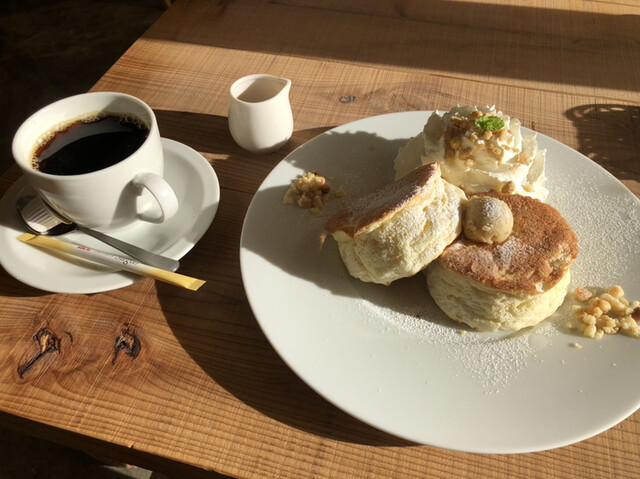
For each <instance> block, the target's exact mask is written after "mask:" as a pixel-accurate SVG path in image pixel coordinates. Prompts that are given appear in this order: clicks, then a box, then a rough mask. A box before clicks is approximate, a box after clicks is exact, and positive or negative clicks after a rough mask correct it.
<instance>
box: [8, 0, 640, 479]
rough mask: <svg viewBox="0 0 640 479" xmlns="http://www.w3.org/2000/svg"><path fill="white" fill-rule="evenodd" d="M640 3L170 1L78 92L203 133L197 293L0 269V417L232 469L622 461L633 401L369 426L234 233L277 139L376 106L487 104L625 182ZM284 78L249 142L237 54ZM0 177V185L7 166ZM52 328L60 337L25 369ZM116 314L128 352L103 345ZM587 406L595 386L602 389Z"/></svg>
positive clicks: (141, 456)
mask: <svg viewBox="0 0 640 479" xmlns="http://www.w3.org/2000/svg"><path fill="white" fill-rule="evenodd" d="M639 43H640V5H638V4H636V3H635V2H631V1H627V2H624V1H614V0H611V1H606V0H599V1H598V0H593V1H577V0H567V1H555V2H552V1H547V0H530V1H528V2H520V1H517V0H483V1H480V0H455V1H444V0H405V1H393V2H392V1H388V2H385V1H381V0H379V1H372V0H355V1H350V2H345V1H343V0H315V1H312V0H276V1H266V0H264V1H251V0H237V1H224V0H219V1H210V0H178V1H177V2H175V3H174V4H173V6H171V7H170V8H169V9H168V11H167V12H166V13H165V14H164V16H163V17H161V18H160V20H159V21H158V22H157V23H156V24H155V25H154V26H153V27H152V28H151V29H150V30H149V31H148V32H147V33H146V34H145V35H144V36H143V37H142V38H140V39H139V40H138V41H137V42H136V43H135V44H134V45H133V46H132V47H131V48H130V49H129V51H127V52H126V53H125V54H124V55H123V56H122V58H121V59H120V60H119V61H118V62H117V63H116V64H115V65H114V66H113V67H112V68H111V69H110V70H109V71H108V72H107V73H106V74H105V75H104V77H103V78H102V79H101V80H100V81H99V82H98V83H97V84H96V85H95V87H94V88H93V90H96V91H97V90H118V91H123V92H126V93H130V94H133V95H136V96H138V97H140V98H142V99H143V100H145V101H146V102H148V103H149V104H150V105H151V106H152V107H153V108H154V110H155V111H156V113H157V116H158V119H159V123H160V128H161V132H162V134H163V136H165V137H168V138H172V139H175V140H178V141H180V142H183V143H185V144H187V145H189V146H191V147H193V148H195V149H196V150H198V151H200V152H201V153H202V154H203V155H204V156H205V157H206V158H207V159H208V160H209V161H210V162H211V164H212V165H213V167H214V169H215V171H216V173H217V175H218V177H219V180H220V184H221V187H222V199H221V203H220V208H219V210H218V213H217V216H216V218H215V220H214V223H213V225H212V227H211V229H210V230H209V231H208V233H207V234H205V236H204V237H203V239H202V240H201V241H200V243H199V244H198V245H197V246H196V247H195V248H194V249H193V250H192V251H191V252H190V253H189V254H188V255H187V256H186V257H185V258H184V260H183V262H182V263H183V266H182V269H181V271H182V272H183V273H185V274H188V275H191V276H196V277H200V278H203V279H206V280H207V283H206V285H205V286H204V287H203V288H202V289H201V290H200V291H198V292H197V293H193V292H190V291H183V290H180V289H178V288H175V287H171V286H166V285H164V284H161V283H156V282H154V281H152V280H143V281H140V282H138V283H136V284H135V285H132V286H129V287H126V288H123V289H120V290H116V291H111V292H105V293H101V294H92V295H66V294H49V293H45V292H42V291H38V290H35V289H32V288H30V287H27V286H25V285H23V284H21V283H19V282H18V281H16V280H14V279H13V278H12V277H10V276H9V275H8V274H6V273H4V272H3V273H1V274H0V293H1V295H2V297H1V308H0V338H1V341H0V358H1V360H0V365H1V367H0V383H1V385H0V425H2V426H5V427H12V428H16V429H19V430H21V431H25V432H27V433H30V434H33V435H37V436H41V437H44V438H47V439H49V440H54V441H57V442H60V443H64V444H67V445H70V446H72V447H77V448H81V449H84V450H86V451H89V452H91V453H95V454H99V455H101V456H108V457H112V458H116V459H119V460H124V461H128V462H132V463H136V464H140V465H143V466H146V467H151V468H154V469H157V470H163V471H166V472H172V473H185V472H186V473H189V474H193V475H198V474H203V475H204V474H205V473H206V471H210V473H211V474H214V473H219V474H220V475H225V476H232V477H261V478H262V477H278V478H287V477H291V478H297V477H303V476H310V477H327V478H328V477H379V478H388V477H398V478H408V477H439V478H444V477H456V478H458V477H492V476H493V477H553V478H561V477H599V478H606V477H627V478H628V477H640V476H639V474H640V472H639V469H638V466H637V464H638V451H639V450H640V415H639V413H635V414H634V415H632V416H631V417H630V418H628V419H627V420H625V421H623V422H622V423H621V424H619V425H617V426H615V427H613V428H612V429H610V430H608V431H607V432H605V433H602V434H600V435H598V436H597V437H594V438H592V439H589V440H586V441H583V442H580V443H578V444H574V445H572V446H568V447H563V448H560V449H555V450H550V451H546V452H540V453H533V454H523V455H476V454H468V453H458V452H452V451H448V450H442V449H437V448H434V447H428V446H419V445H415V444H412V443H408V442H407V441H404V440H401V439H398V438H395V437H393V436H390V435H388V434H385V433H383V432H380V431H378V430H376V429H374V428H372V427H369V426H367V425H365V424H363V423H361V422H359V421H358V420H356V419H353V418H351V417H350V416H348V415H347V414H345V413H343V412H342V411H340V410H338V409H337V408H336V407H334V406H332V405H331V404H329V403H328V402H326V401H325V400H324V399H322V398H321V397H320V396H319V395H318V394H316V393H315V392H313V391H312V390H311V389H310V388H309V387H307V386H306V385H305V384H304V383H303V382H302V381H301V380H300V379H299V378H298V377H297V376H296V375H294V374H293V373H292V372H291V370H289V369H288V368H287V366H286V365H285V364H284V363H283V361H282V360H281V359H280V358H279V356H278V355H277V353H276V352H275V351H274V350H273V349H272V348H271V346H270V345H269V343H268V342H267V340H266V339H265V337H264V335H263V334H262V332H261V330H260V328H259V327H258V324H257V323H256V320H255V318H254V316H253V314H252V313H251V310H250V308H249V306H248V304H247V299H246V297H245V293H244V290H243V286H242V282H241V277H240V265H239V257H238V247H239V240H240V233H241V228H242V221H243V217H244V214H245V211H246V209H247V207H248V205H249V202H250V200H251V198H252V195H253V193H254V192H255V191H256V189H257V188H258V186H259V185H260V183H261V182H262V180H263V179H264V177H265V176H266V175H267V173H268V172H269V171H270V170H271V169H272V168H273V167H274V166H275V165H276V164H277V163H278V162H279V161H280V160H281V159H282V158H283V157H284V156H285V155H286V154H287V153H288V152H290V151H292V150H293V149H294V148H295V147H297V146H299V145H301V144H302V143H304V142H306V141H307V140H309V139H311V138H312V137H314V136H316V135H318V134H319V133H321V132H323V131H326V130H327V129H329V128H331V127H333V126H336V125H340V124H343V123H346V122H349V121H352V120H356V119H360V118H364V117H368V116H372V115H376V114H380V113H386V112H396V111H406V110H433V109H449V108H450V107H451V106H454V105H455V104H479V105H484V104H496V105H498V106H499V107H500V109H502V110H503V111H505V112H508V113H509V114H511V115H512V116H515V117H517V118H520V119H521V120H522V121H523V124H524V125H525V126H527V127H530V128H533V129H535V130H537V131H539V132H541V133H544V134H546V135H549V136H551V137H553V138H555V139H557V140H559V141H561V142H563V143H565V144H567V145H569V146H570V147H572V148H575V149H577V150H578V151H580V152H582V153H584V154H585V155H587V156H588V157H590V158H591V159H593V160H595V161H596V162H598V163H599V164H601V165H602V166H603V167H605V168H606V169H607V170H609V171H610V172H611V173H613V174H614V175H615V176H617V177H618V178H619V179H620V180H621V181H622V182H623V183H624V184H625V185H626V186H627V187H628V188H629V189H630V190H631V191H632V192H633V193H635V194H636V195H640V166H639V160H638V158H639V157H640V96H639V89H640V48H638V44H639ZM257 72H266V73H271V74H274V75H278V76H283V77H287V78H290V79H291V80H292V81H293V85H294V86H293V89H292V93H291V102H292V108H293V112H294V117H295V132H294V135H293V138H292V139H291V141H290V142H289V143H288V144H287V145H286V147H285V148H283V149H282V150H280V151H278V152H276V153H273V154H269V155H266V156H255V155H252V154H249V153H247V152H245V151H243V150H242V149H240V148H239V147H238V146H236V145H235V144H234V142H233V141H232V139H231V137H230V134H229V132H228V127H227V108H228V88H229V86H230V85H231V83H232V82H233V81H234V80H235V79H237V78H239V77H241V76H243V75H246V74H251V73H257ZM18 175H19V173H18V171H17V169H16V168H12V169H10V170H9V171H8V172H6V173H5V174H4V175H3V176H2V177H1V178H0V192H2V193H4V192H5V191H6V190H7V188H8V187H9V186H10V185H11V184H12V183H13V182H14V181H15V180H16V179H17V178H18ZM44 327H46V328H49V329H50V330H51V331H52V332H53V333H55V334H56V335H57V336H58V337H59V338H60V347H59V350H58V351H54V352H52V353H49V354H45V355H44V356H43V357H42V358H41V359H40V360H39V361H38V362H37V363H36V364H35V366H34V367H32V368H31V369H30V370H28V371H27V373H25V374H23V375H22V377H21V376H20V375H19V374H18V368H19V366H20V365H21V364H23V363H24V362H25V361H26V360H28V359H29V358H30V357H33V356H34V355H35V354H36V353H37V349H38V346H37V344H36V343H35V342H34V335H35V334H36V332H37V331H38V330H40V329H41V328H44ZM123 332H124V333H130V334H134V335H136V336H137V337H138V338H139V340H140V342H141V346H142V347H141V352H140V354H139V355H138V356H137V358H135V359H134V358H132V357H130V356H127V355H126V354H120V355H118V356H117V357H116V358H115V360H114V345H115V342H116V339H117V338H118V337H119V336H120V335H122V334H123ZM603 407H606V405H603Z"/></svg>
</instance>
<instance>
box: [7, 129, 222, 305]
mask: <svg viewBox="0 0 640 479" xmlns="http://www.w3.org/2000/svg"><path fill="white" fill-rule="evenodd" d="M162 150H163V153H164V160H165V174H164V176H165V178H166V180H167V181H168V182H169V184H170V185H171V186H172V188H173V190H174V192H175V193H176V196H177V197H178V203H179V205H180V206H179V210H178V213H177V214H176V215H175V216H173V217H172V218H170V219H169V220H167V221H165V222H163V223H160V224H155V223H147V222H144V221H139V222H137V223H135V224H133V225H130V226H128V227H126V228H122V229H120V230H118V231H117V232H116V233H113V236H116V237H117V238H119V239H122V240H124V241H127V242H129V243H132V244H135V245H136V246H140V247H141V248H145V249H148V250H150V251H153V252H155V253H160V254H163V255H165V256H168V257H170V258H173V259H180V258H182V257H183V256H184V255H185V254H186V253H187V252H189V250H191V248H193V246H194V245H195V244H196V243H197V242H198V240H199V239H200V238H201V237H202V235H204V233H205V232H206V231H207V229H208V228H209V226H210V225H211V222H212V221H213V218H214V217H215V214H216V211H217V209H218V204H219V201H220V186H219V184H218V178H217V176H216V174H215V172H214V171H213V168H211V165H210V164H209V162H208V161H207V160H206V159H205V158H204V157H203V156H202V155H201V154H200V153H198V152H197V151H195V150H194V149H192V148H190V147H189V146H187V145H184V144H182V143H179V142H177V141H174V140H169V139H166V138H163V139H162ZM28 188H29V187H28V186H26V180H25V179H24V177H22V178H20V179H19V180H18V181H17V182H16V183H15V184H14V185H12V186H11V188H9V190H8V191H7V192H6V193H5V195H4V196H3V197H2V200H0V264H2V266H3V268H4V269H5V270H6V271H7V272H8V273H9V274H11V275H12V276H13V277H14V278H16V279H18V280H19V281H22V282H23V283H25V284H28V285H30V286H33V287H34V288H39V289H42V290H45V291H51V292H55V293H85V294H86V293H97V292H101V291H108V290H112V289H116V288H122V287H124V286H128V285H130V284H133V283H135V282H136V281H138V280H140V278H141V276H138V275H134V274H132V273H125V272H122V271H117V270H115V269H113V268H109V267H106V266H102V265H98V264H95V265H94V264H93V263H90V262H87V261H82V260H79V261H77V262H74V259H72V258H65V259H62V258H60V257H58V256H56V255H54V254H51V253H50V252H48V251H46V250H42V249H38V248H34V247H33V246H31V245H28V244H25V243H22V242H20V241H18V240H16V237H18V236H19V235H20V234H22V233H24V232H25V231H26V228H25V226H24V224H23V223H22V220H21V219H20V217H19V216H18V213H17V212H16V199H17V198H18V197H19V195H21V194H22V191H23V190H26V189H28ZM29 191H31V190H29ZM31 194H33V193H31ZM64 239H65V240H67V241H71V242H75V243H78V244H82V245H85V246H89V247H92V248H96V249H99V250H103V251H109V252H112V253H114V254H120V255H121V254H122V253H120V252H119V251H117V250H115V249H113V248H111V247H109V246H107V245H105V244H104V243H101V242H100V241H98V240H96V239H94V238H92V237H90V236H88V235H86V234H84V233H80V232H77V231H74V232H73V233H69V234H68V235H65V236H64Z"/></svg>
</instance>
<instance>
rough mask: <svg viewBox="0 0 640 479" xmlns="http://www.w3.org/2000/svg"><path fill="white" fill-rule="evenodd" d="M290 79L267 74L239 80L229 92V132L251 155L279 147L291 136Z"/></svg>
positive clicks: (268, 151) (271, 150)
mask: <svg viewBox="0 0 640 479" xmlns="http://www.w3.org/2000/svg"><path fill="white" fill-rule="evenodd" d="M290 89H291V80H289V79H287V78H280V77H276V76H273V75H268V74H256V75H249V76H246V77H243V78H240V79H239V80H237V81H236V82H234V83H233V85H231V88H230V90H229V131H230V132H231V136H232V137H233V139H234V141H235V142H236V143H237V144H238V145H240V146H241V147H242V148H244V149H246V150H248V151H251V152H253V153H270V152H273V151H276V150H277V149H279V148H280V147H282V146H283V145H284V144H285V143H286V142H287V141H288V140H289V138H291V135H292V133H293V113H292V111H291V104H290V102H289V92H290Z"/></svg>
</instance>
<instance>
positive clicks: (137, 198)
mask: <svg viewBox="0 0 640 479" xmlns="http://www.w3.org/2000/svg"><path fill="white" fill-rule="evenodd" d="M98 112H102V113H111V114H114V115H133V116H135V117H137V118H139V119H140V120H142V122H144V124H145V125H146V126H147V127H148V128H149V134H148V136H147V138H146V139H145V140H144V142H143V143H142V145H141V146H140V147H139V148H138V149H137V150H136V151H135V152H134V153H132V154H131V155H130V156H128V157H126V158H124V159H123V160H121V161H119V162H118V163H116V164H114V165H112V166H109V167H106V168H103V169H99V170H96V171H92V172H89V173H82V174H75V175H67V176H63V175H56V174H49V173H43V172H42V171H38V170H37V169H35V168H34V166H33V160H32V158H33V154H34V151H35V148H36V145H37V144H38V142H39V141H41V139H42V137H43V135H46V134H47V133H48V132H51V131H52V130H53V129H55V128H56V126H59V125H64V124H69V123H71V122H73V121H74V120H76V119H80V118H84V117H87V116H88V115H92V114H95V113H98ZM12 149H13V157H14V159H15V161H16V163H17V164H18V165H19V166H20V168H21V169H22V171H23V173H24V175H25V177H26V179H27V182H28V183H29V184H30V185H31V186H32V187H33V189H34V190H35V191H36V192H37V193H38V194H39V195H40V196H41V197H42V198H43V199H44V200H46V201H47V202H48V203H49V204H50V205H51V206H53V208H55V209H56V210H57V211H58V212H60V213H61V214H63V215H64V216H66V217H68V218H69V219H71V220H73V221H74V222H75V223H78V224H80V225H83V226H86V227H90V228H98V229H103V230H111V229H117V228H120V227H123V226H127V225H129V224H131V223H133V222H135V221H139V220H144V221H151V222H156V223H160V222H162V221H165V220H167V219H169V218H171V217H172V216H173V215H175V213H176V212H177V211H178V200H177V198H176V195H175V193H174V191H173V189H172V188H171V186H170V185H169V184H168V183H167V181H166V180H164V178H163V173H164V158H163V154H162V141H161V139H160V132H159V130H158V123H157V121H156V117H155V114H154V113H153V111H152V110H151V108H150V107H149V106H148V105H147V104H146V103H144V102H143V101H142V100H140V99H138V98H135V97H133V96H131V95H126V94H124V93H117V92H93V93H85V94H81V95H76V96H72V97H69V98H65V99H63V100H60V101H57V102H55V103H52V104H50V105H48V106H46V107H44V108H42V109H41V110H39V111H37V112H36V113H34V114H33V115H31V116H30V117H29V118H28V119H27V120H25V122H24V123H23V124H22V125H21V126H20V128H19V129H18V131H17V132H16V134H15V136H14V139H13V145H12ZM87 161H91V158H87Z"/></svg>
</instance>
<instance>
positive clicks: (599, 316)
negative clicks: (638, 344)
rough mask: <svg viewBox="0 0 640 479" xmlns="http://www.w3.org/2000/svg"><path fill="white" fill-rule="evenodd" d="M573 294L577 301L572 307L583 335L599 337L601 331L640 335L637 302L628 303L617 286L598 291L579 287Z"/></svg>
mask: <svg viewBox="0 0 640 479" xmlns="http://www.w3.org/2000/svg"><path fill="white" fill-rule="evenodd" d="M573 297H574V298H575V299H576V300H577V301H578V302H579V303H580V304H577V305H575V306H574V307H573V308H574V311H575V314H576V318H577V320H578V325H579V326H580V328H581V330H582V334H583V335H584V336H586V337H589V338H595V339H600V338H601V337H602V336H604V335H605V334H617V333H622V334H625V335H627V336H632V337H635V338H640V325H638V322H639V321H640V302H639V301H634V302H633V304H630V303H629V301H628V300H627V299H626V298H625V297H624V290H623V289H622V288H621V287H620V286H618V285H615V286H612V287H611V288H609V289H608V290H606V291H602V292H600V293H599V294H596V293H594V292H591V291H589V290H587V289H586V288H583V287H579V288H576V289H575V290H574V292H573Z"/></svg>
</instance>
